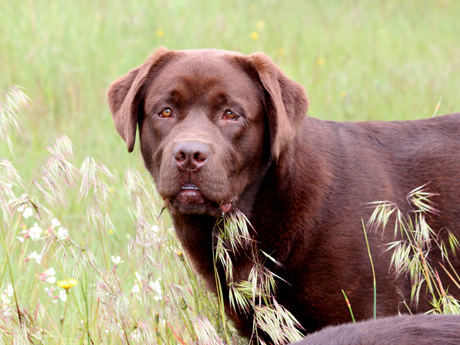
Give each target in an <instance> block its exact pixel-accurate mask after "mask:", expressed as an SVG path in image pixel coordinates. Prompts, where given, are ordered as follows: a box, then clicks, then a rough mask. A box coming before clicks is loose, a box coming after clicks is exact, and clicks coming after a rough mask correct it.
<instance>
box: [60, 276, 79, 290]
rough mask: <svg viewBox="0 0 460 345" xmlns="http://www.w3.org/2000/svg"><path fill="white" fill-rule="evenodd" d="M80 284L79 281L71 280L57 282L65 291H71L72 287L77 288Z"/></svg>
mask: <svg viewBox="0 0 460 345" xmlns="http://www.w3.org/2000/svg"><path fill="white" fill-rule="evenodd" d="M77 284H78V281H77V280H75V279H69V280H59V281H58V282H57V285H58V286H59V287H61V288H63V289H64V290H66V291H67V290H69V289H70V288H71V287H72V286H75V285H77Z"/></svg>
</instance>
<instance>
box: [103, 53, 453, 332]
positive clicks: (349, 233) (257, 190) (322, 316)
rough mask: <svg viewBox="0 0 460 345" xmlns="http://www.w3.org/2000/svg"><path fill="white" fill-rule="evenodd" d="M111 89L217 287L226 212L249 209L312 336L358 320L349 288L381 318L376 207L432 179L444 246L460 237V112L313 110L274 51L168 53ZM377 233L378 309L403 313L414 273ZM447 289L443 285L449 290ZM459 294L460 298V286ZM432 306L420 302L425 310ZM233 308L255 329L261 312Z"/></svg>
mask: <svg viewBox="0 0 460 345" xmlns="http://www.w3.org/2000/svg"><path fill="white" fill-rule="evenodd" d="M107 95H108V103H109V106H110V110H111V112H112V115H113V119H114V122H115V126H116V129H117V130H118V132H119V134H120V135H121V136H122V137H123V139H124V140H125V142H126V144H127V148H128V151H130V152H131V151H133V148H134V142H135V138H136V130H137V128H139V137H140V145H141V152H142V156H143V158H144V162H145V166H146V168H147V169H148V170H149V171H150V173H151V174H152V176H153V178H154V180H155V183H156V186H157V189H158V192H159V193H160V195H161V196H162V197H163V199H164V201H165V206H166V207H167V208H168V210H169V213H170V215H171V217H172V220H173V223H174V226H175V229H176V232H177V235H178V237H179V239H180V241H181V243H182V245H183V247H184V248H185V251H186V253H187V254H188V256H189V257H190V259H191V260H192V262H193V265H194V268H195V269H196V271H197V272H198V273H199V274H200V275H201V276H202V277H203V278H204V280H205V281H206V282H207V285H208V287H209V288H210V289H212V290H214V291H215V289H216V285H215V275H214V265H213V235H212V234H213V229H214V226H215V224H216V220H218V219H220V218H221V217H222V216H223V214H231V213H232V212H235V210H239V211H241V212H242V213H244V214H245V215H246V217H247V218H248V220H249V221H250V223H251V225H252V227H253V230H252V232H251V236H252V237H253V239H254V241H255V243H257V245H258V246H259V248H260V250H262V251H264V252H265V253H267V254H269V255H270V256H271V257H272V258H274V259H275V260H276V261H277V263H276V264H275V263H274V262H272V261H270V260H267V262H266V265H267V266H268V267H269V269H271V270H272V271H273V272H274V273H275V274H276V275H278V276H279V277H280V278H281V279H279V281H278V285H277V292H276V298H277V301H278V302H279V303H280V304H282V305H283V306H284V307H285V308H287V309H288V310H289V311H290V312H291V313H292V314H293V315H294V316H295V317H296V318H297V319H298V320H299V321H300V323H301V324H302V326H303V328H304V331H305V332H306V333H309V332H314V331H316V330H319V329H321V328H322V327H324V326H327V325H331V324H339V323H345V322H348V321H349V320H350V314H349V311H348V308H347V306H346V303H345V301H344V298H343V295H342V291H341V290H344V291H345V292H346V295H347V296H348V299H349V300H350V301H351V304H352V307H353V312H354V314H355V317H356V318H357V319H359V320H363V319H368V318H370V317H371V316H372V313H373V285H372V281H373V274H372V270H371V265H370V262H369V256H368V252H367V247H366V242H365V239H364V235H363V226H362V220H364V221H366V220H368V219H369V216H370V214H371V212H372V208H371V207H369V205H368V203H369V202H373V201H377V200H389V201H391V202H393V203H394V204H396V205H398V206H399V207H400V209H401V210H402V212H403V213H406V212H408V211H409V210H410V208H411V206H410V205H408V203H407V200H406V196H407V194H408V193H409V192H410V191H411V190H413V189H414V188H416V187H419V186H422V185H425V184H428V185H427V188H429V191H431V192H433V193H436V194H437V196H436V197H433V198H432V201H433V202H434V203H435V206H436V208H437V209H438V210H439V211H440V215H439V216H432V217H429V219H428V222H429V224H430V226H431V227H432V228H433V229H434V231H436V232H439V235H438V236H439V237H440V238H442V239H444V240H446V236H447V230H449V231H452V232H454V233H457V234H459V233H460V116H459V115H458V114H453V115H445V116H441V117H438V118H433V119H426V120H416V121H403V122H346V123H339V122H332V121H323V120H318V119H314V118H310V117H306V116H305V114H306V112H307V109H308V105H309V101H308V99H307V96H306V94H305V92H304V90H303V88H302V86H301V85H299V84H297V83H296V82H294V81H292V80H291V79H289V78H288V77H287V76H286V75H285V74H284V73H283V72H282V71H281V70H280V69H279V68H278V67H277V66H276V65H275V64H274V63H273V62H272V61H271V60H270V59H269V58H268V57H267V56H266V55H264V54H262V53H255V54H252V55H249V56H244V55H241V54H238V53H234V52H228V51H221V50H189V51H170V50H167V49H165V48H160V49H158V50H157V51H155V52H154V53H153V54H152V55H151V56H150V57H149V58H148V59H147V61H146V62H145V63H144V64H142V65H141V66H139V67H137V68H134V69H133V70H131V71H130V72H128V73H127V74H126V75H124V76H122V77H120V78H119V79H117V80H116V81H114V82H113V83H112V85H111V86H110V88H109V90H108V93H107ZM390 223H391V221H390ZM441 229H443V231H440V230H441ZM368 237H369V245H370V251H371V254H372V256H373V259H374V264H375V274H376V278H377V313H378V315H380V316H386V315H394V314H396V313H397V312H398V310H401V311H403V312H404V309H405V307H404V306H403V304H402V301H403V300H405V301H406V302H407V303H410V302H409V299H410V281H409V280H408V279H405V278H404V277H400V278H398V279H396V278H395V276H394V274H392V273H391V272H390V258H391V253H390V252H389V251H387V250H386V249H387V246H386V244H387V243H389V242H391V241H393V232H392V231H391V230H389V231H384V232H382V231H376V232H374V233H370V234H369V235H368ZM233 260H234V265H233V266H234V270H235V272H234V276H235V277H236V278H235V279H236V280H247V278H248V274H249V271H250V270H251V268H252V265H253V263H252V261H251V259H249V257H248V255H245V254H244V253H239V254H238V255H236V254H235V256H234V257H233ZM430 260H431V261H430V262H431V264H432V265H433V266H434V267H438V266H437V265H438V262H439V261H440V260H441V255H440V253H439V252H436V251H435V250H433V251H432V253H431V254H430ZM453 264H454V266H455V267H456V268H458V267H460V263H459V262H458V261H455V260H453ZM438 271H439V273H440V275H441V276H442V272H443V270H442V269H440V268H438ZM449 284H450V281H449V279H445V280H444V288H447V286H448V285H449ZM224 289H225V287H224ZM449 292H450V293H453V294H454V295H455V296H458V297H459V296H460V294H459V290H457V288H456V287H455V286H451V287H450V289H449ZM423 293H424V292H422V295H423ZM224 295H225V293H224ZM421 299H423V298H421ZM226 302H227V305H228V300H227V301H226ZM429 308H430V305H429V304H428V303H427V302H423V301H421V302H420V304H419V305H418V309H416V310H414V311H416V312H420V311H425V310H427V309H429ZM227 312H228V314H229V316H230V317H231V318H232V319H233V321H234V322H235V325H236V327H237V328H238V329H239V331H240V332H241V334H243V335H245V336H250V335H251V332H252V322H251V320H252V316H251V315H249V314H244V313H240V312H238V311H235V310H232V309H231V308H227Z"/></svg>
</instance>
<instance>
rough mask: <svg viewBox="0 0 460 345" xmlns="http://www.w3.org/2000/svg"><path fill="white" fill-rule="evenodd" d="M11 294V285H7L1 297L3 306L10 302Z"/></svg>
mask: <svg viewBox="0 0 460 345" xmlns="http://www.w3.org/2000/svg"><path fill="white" fill-rule="evenodd" d="M13 294H14V290H13V285H12V284H11V283H8V285H7V286H6V289H5V291H3V292H2V295H1V299H2V304H4V305H6V304H9V303H10V302H11V301H10V299H9V297H12V296H13Z"/></svg>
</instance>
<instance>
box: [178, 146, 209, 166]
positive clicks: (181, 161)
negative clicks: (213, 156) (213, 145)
mask: <svg viewBox="0 0 460 345" xmlns="http://www.w3.org/2000/svg"><path fill="white" fill-rule="evenodd" d="M173 154H174V159H175V161H176V165H177V168H178V169H179V170H181V171H198V170H200V169H201V167H202V166H203V165H204V163H205V162H206V160H207V159H208V157H209V148H208V146H207V145H206V144H204V143H202V142H200V141H183V142H181V143H179V144H177V145H176V147H175V148H174V152H173Z"/></svg>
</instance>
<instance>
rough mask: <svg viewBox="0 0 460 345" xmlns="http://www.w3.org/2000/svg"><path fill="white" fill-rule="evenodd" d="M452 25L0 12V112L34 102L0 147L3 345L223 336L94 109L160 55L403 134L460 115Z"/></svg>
mask: <svg viewBox="0 0 460 345" xmlns="http://www.w3.org/2000/svg"><path fill="white" fill-rule="evenodd" d="M459 17H460V2H459V1H455V0H450V1H449V0H443V1H435V0H425V1H422V0H419V1H415V0H411V1H404V2H403V1H396V0H395V1H377V0H375V1H351V0H346V1H340V2H339V1H332V0H325V1H300V0H299V1H297V0H296V1H279V0H265V1H258V2H251V1H247V0H232V1H220V0H219V1H197V2H193V1H185V0H175V1H168V2H167V1H164V2H160V1H150V2H147V1H138V0H132V1H129V2H127V1H120V0H113V1H89V0H81V1H66V0H56V1H45V0H21V1H10V0H0V91H1V92H0V103H1V104H3V110H4V109H5V107H6V104H7V97H8V96H7V93H8V92H10V93H11V92H12V91H11V90H12V89H11V86H13V85H17V86H20V87H21V88H22V90H23V91H24V92H25V93H26V94H27V95H28V97H29V98H30V103H29V105H28V106H26V105H22V106H20V107H19V109H18V110H17V111H16V113H17V114H18V119H17V122H18V127H19V129H14V128H11V129H10V131H9V136H10V138H11V141H12V150H11V151H10V150H9V148H8V145H7V143H6V142H5V141H0V159H1V160H2V165H1V166H0V173H1V175H0V200H3V202H2V203H0V207H1V208H2V210H0V217H2V218H1V230H2V235H1V236H2V249H0V293H1V294H2V300H1V301H0V303H1V304H0V334H1V335H2V337H1V339H2V340H3V341H4V342H5V343H10V342H12V339H13V338H16V339H19V340H17V343H18V344H22V343H33V344H40V343H44V344H90V343H91V342H94V343H96V344H97V343H104V344H118V343H130V344H135V343H140V344H141V343H142V344H145V343H166V344H176V343H181V341H182V342H184V343H187V344H191V343H192V342H193V341H194V340H196V339H205V338H200V337H205V335H200V334H197V332H198V333H199V332H200V330H201V331H203V332H204V331H205V330H211V327H208V326H209V325H208V324H207V320H210V324H212V325H213V327H214V329H215V330H216V331H217V332H218V333H219V335H221V336H222V334H225V329H226V328H224V325H223V324H222V323H219V321H218V320H219V318H218V316H217V315H216V313H217V312H218V308H217V306H216V302H215V301H214V300H213V299H212V297H211V296H209V295H208V294H206V293H205V292H204V291H203V289H202V285H201V283H200V281H196V280H195V277H194V276H193V275H192V273H191V270H190V267H189V264H188V262H187V258H186V257H185V259H184V256H183V254H182V253H181V252H180V250H181V249H180V247H179V245H178V243H177V241H176V240H175V238H174V235H173V231H172V230H171V229H170V222H169V220H168V218H167V215H164V216H162V217H161V218H159V219H158V218H157V214H158V213H159V209H160V207H161V205H160V204H159V203H158V201H157V200H156V196H155V195H154V189H153V185H152V182H151V180H150V178H149V177H148V176H147V174H146V173H145V172H144V169H143V167H142V162H141V157H140V152H139V147H138V146H136V149H135V152H134V153H133V154H128V152H127V151H126V149H125V147H126V146H125V144H124V142H123V141H122V139H121V138H120V137H119V136H118V134H117V133H116V131H115V128H114V126H113V123H112V119H111V115H110V113H109V110H108V107H107V104H106V102H105V91H106V89H107V87H108V85H109V84H110V82H111V81H113V80H114V79H115V78H117V77H118V76H120V75H122V74H124V73H126V72H127V71H128V70H129V69H131V68H132V67H135V66H137V65H139V64H141V63H142V62H143V61H144V60H145V59H146V57H147V56H148V55H149V54H150V53H151V52H152V51H153V50H154V49H155V48H156V47H158V46H160V45H164V46H166V47H168V48H171V49H188V48H220V49H228V50H236V51H240V52H242V53H248V54H249V53H251V52H255V51H263V52H265V53H267V54H268V55H269V56H271V57H272V58H273V59H274V60H275V61H276V62H277V64H279V65H280V66H281V68H282V69H283V70H284V71H285V72H286V74H287V75H288V76H290V77H291V78H292V79H294V80H296V81H298V82H300V83H301V84H303V85H304V86H305V89H306V91H307V94H308V96H309V98H310V101H311V107H310V111H309V115H310V116H313V117H318V118H323V119H330V120H346V121H361V120H408V119H417V118H424V117H430V116H432V115H433V114H434V113H437V114H438V115H440V114H444V113H451V112H459V111H460V98H459V89H460V58H459V56H460V44H459V42H460V41H459V37H460V25H459V24H458V18H459ZM0 126H2V122H1V121H0ZM62 135H64V136H65V137H62ZM65 138H68V139H69V140H70V142H71V143H73V147H72V148H73V153H72V154H70V152H69V147H70V144H69V142H68V141H67V139H65ZM56 142H58V143H59V144H60V145H61V148H54V149H51V151H50V150H47V147H53V145H56V144H55V143H56ZM87 157H93V158H94V161H93V160H90V159H87ZM5 160H7V161H9V162H11V163H12V165H13V166H14V168H15V169H16V170H17V171H18V172H19V175H20V176H21V178H22V181H23V184H22V185H21V184H20V183H19V182H18V180H17V178H16V177H15V176H14V175H13V174H12V171H13V170H12V168H9V167H8V166H7V163H6V161H5ZM63 167H66V168H67V170H65V171H67V172H68V173H67V174H63V173H62V171H63V170H62V168H63ZM72 171H73V173H71V172H72ZM108 171H110V172H111V174H109V173H108ZM53 173H56V174H53ZM47 179H48V180H47ZM33 181H35V182H36V183H33ZM46 181H48V182H46ZM50 181H51V182H50ZM52 181H55V182H56V183H55V185H53V183H52ZM37 183H38V186H37ZM47 183H48V184H47ZM5 186H6V187H5ZM10 186H12V187H11V188H9V187H10ZM40 186H41V188H42V191H40V189H39V187H40ZM43 190H45V191H47V192H48V193H49V194H50V195H49V196H48V198H47V197H45V194H44V193H43ZM23 193H26V197H23V198H22V199H21V195H22V194H23ZM59 193H62V197H61V198H60V199H59V198H58V196H59ZM15 198H19V199H16V200H17V202H16V204H21V203H25V206H23V207H22V208H20V209H21V210H22V211H21V212H20V211H18V210H15V211H13V210H12V208H11V205H9V206H8V205H7V201H9V200H12V199H15ZM28 198H30V200H31V202H32V203H35V204H37V209H36V210H32V209H33V208H34V207H33V205H32V204H31V203H30V202H29V201H27V200H28ZM39 204H40V205H39ZM6 209H8V210H6ZM27 209H31V211H27V212H26V210H27ZM37 210H40V213H37ZM47 210H48V211H47ZM30 212H32V213H30ZM26 216H27V217H26ZM52 219H57V220H58V221H59V222H60V223H61V225H56V224H57V223H56V221H54V223H52ZM109 219H110V220H109ZM139 219H141V220H142V221H141V222H139ZM34 223H37V226H36V227H35V226H34ZM31 229H34V230H32V232H30V231H31ZM38 229H41V230H42V233H40V232H39V231H38ZM63 229H67V231H68V234H67V233H66V232H65V231H64V230H63ZM136 231H137V232H136ZM136 233H137V235H136ZM37 234H38V235H37ZM29 235H32V236H29ZM27 236H29V237H27ZM18 237H20V238H22V239H23V241H20V240H19V239H18ZM34 252H36V254H34V255H32V253H34ZM112 257H113V258H112ZM118 257H120V258H118ZM51 268H52V269H54V272H55V273H54V275H53V274H51V273H52V272H53V271H49V269H51ZM135 272H137V273H135ZM45 273H46V274H45ZM53 276H54V277H55V279H53ZM71 278H72V279H75V280H76V281H77V282H78V284H77V285H76V286H74V287H72V288H70V289H68V290H66V289H64V288H62V287H60V286H58V285H57V284H56V281H62V280H66V279H71ZM54 280H56V281H54ZM60 285H63V284H60ZM64 285H65V284H64ZM45 289H47V290H45ZM65 299H66V302H64V300H65ZM18 306H19V309H20V310H21V315H22V318H21V320H18V313H17V308H18ZM197 315H201V316H197ZM197 325H198V326H197ZM195 326H196V327H195ZM197 328H198V329H197ZM210 332H211V331H210ZM228 332H230V331H228ZM228 332H227V334H228V336H227V340H228V339H230V338H231V337H232V335H231V334H230V333H228ZM208 336H210V335H208ZM224 338H225V337H224ZM232 341H233V342H237V341H238V339H237V338H235V339H234V340H232ZM216 343H218V341H217V340H216ZM241 343H244V341H242V342H241Z"/></svg>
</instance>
